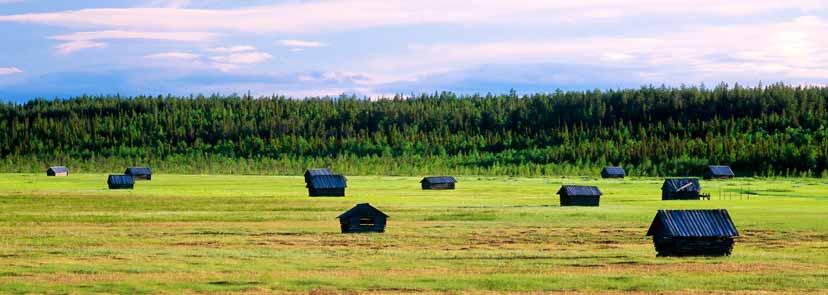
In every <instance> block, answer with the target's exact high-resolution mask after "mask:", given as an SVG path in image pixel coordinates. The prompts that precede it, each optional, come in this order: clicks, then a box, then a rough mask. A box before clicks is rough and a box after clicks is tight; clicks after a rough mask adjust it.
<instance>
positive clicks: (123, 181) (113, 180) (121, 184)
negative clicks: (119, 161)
mask: <svg viewBox="0 0 828 295" xmlns="http://www.w3.org/2000/svg"><path fill="white" fill-rule="evenodd" d="M106 184H107V185H108V186H109V189H133V188H134V187H135V178H134V177H132V176H131V175H109V178H107V180H106Z"/></svg>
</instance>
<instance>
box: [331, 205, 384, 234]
mask: <svg viewBox="0 0 828 295" xmlns="http://www.w3.org/2000/svg"><path fill="white" fill-rule="evenodd" d="M337 218H338V219H339V224H340V226H341V228H342V233H383V232H385V223H386V220H387V219H388V215H386V214H385V213H383V212H382V211H380V210H379V209H377V208H374V206H371V204H368V203H363V204H358V205H356V207H354V208H351V210H348V211H346V212H345V213H342V215H339V217H337Z"/></svg>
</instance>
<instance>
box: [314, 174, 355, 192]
mask: <svg viewBox="0 0 828 295" xmlns="http://www.w3.org/2000/svg"><path fill="white" fill-rule="evenodd" d="M309 180H310V181H309V182H308V187H312V188H316V189H331V188H346V187H348V184H347V180H346V179H345V176H342V175H317V176H313V177H310V179H309Z"/></svg>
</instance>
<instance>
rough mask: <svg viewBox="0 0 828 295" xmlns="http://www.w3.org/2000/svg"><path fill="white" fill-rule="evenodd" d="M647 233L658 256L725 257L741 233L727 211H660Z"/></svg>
mask: <svg viewBox="0 0 828 295" xmlns="http://www.w3.org/2000/svg"><path fill="white" fill-rule="evenodd" d="M647 236H652V237H653V245H655V249H656V252H658V256H725V255H730V253H731V252H732V251H733V243H734V241H733V238H734V237H738V236H739V232H738V231H737V230H736V226H735V225H734V224H733V220H731V219H730V214H728V213H727V210H724V209H718V210H658V214H656V217H655V219H654V220H653V223H652V224H651V225H650V229H649V230H648V231H647Z"/></svg>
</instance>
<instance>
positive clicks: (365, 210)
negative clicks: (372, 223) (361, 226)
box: [337, 203, 389, 219]
mask: <svg viewBox="0 0 828 295" xmlns="http://www.w3.org/2000/svg"><path fill="white" fill-rule="evenodd" d="M376 215H382V216H385V217H389V216H388V215H386V214H385V213H383V212H382V211H380V210H379V209H377V208H374V206H371V204H369V203H362V204H357V205H356V206H354V208H351V210H348V211H345V213H342V214H341V215H339V216H338V217H337V218H340V219H342V218H349V217H352V216H376Z"/></svg>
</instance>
